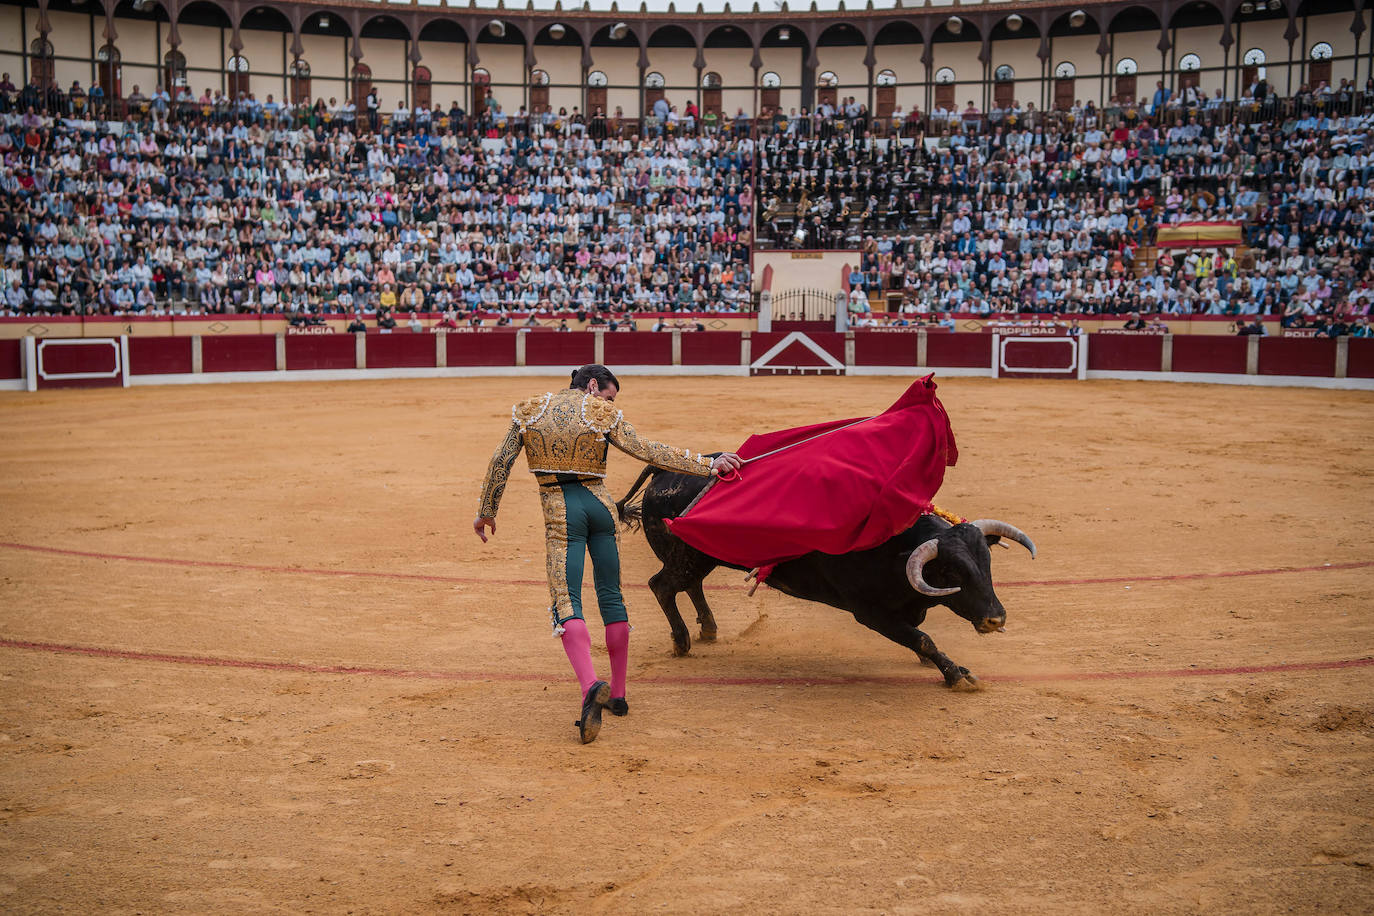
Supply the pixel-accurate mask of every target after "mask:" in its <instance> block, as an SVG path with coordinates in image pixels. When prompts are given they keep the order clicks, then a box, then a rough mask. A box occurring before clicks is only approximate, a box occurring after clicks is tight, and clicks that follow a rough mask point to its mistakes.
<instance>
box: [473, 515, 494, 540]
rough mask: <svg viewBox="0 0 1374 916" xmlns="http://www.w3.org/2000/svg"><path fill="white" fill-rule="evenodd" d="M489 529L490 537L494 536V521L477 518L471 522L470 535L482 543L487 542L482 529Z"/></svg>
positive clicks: (492, 519)
mask: <svg viewBox="0 0 1374 916" xmlns="http://www.w3.org/2000/svg"><path fill="white" fill-rule="evenodd" d="M486 528H490V529H491V533H492V536H493V537H495V536H496V519H494V518H484V517H482V516H478V517H477V518H475V519H473V520H472V533H473V534H475V535H477V536H478V537H479V538H481V539H482V543H483V544H485V543H486V542H487V532H486V531H485V530H483V529H486Z"/></svg>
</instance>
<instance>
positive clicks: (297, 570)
mask: <svg viewBox="0 0 1374 916" xmlns="http://www.w3.org/2000/svg"><path fill="white" fill-rule="evenodd" d="M0 548H3V549H6V550H22V551H27V552H29V553H43V554H49V555H52V556H61V557H83V558H86V559H91V560H118V561H121V562H125V563H152V564H155V565H159V566H181V567H186V568H190V569H227V570H233V571H236V572H265V573H281V574H294V575H305V576H338V577H356V578H360V579H394V580H398V581H406V582H443V583H447V584H451V585H537V586H541V587H542V586H544V585H546V584H547V583H546V582H545V580H543V579H491V578H485V577H481V576H443V575H437V574H429V573H407V572H388V571H381V570H357V569H321V568H318V567H309V566H267V565H261V564H256V563H228V562H221V561H217V560H183V559H177V558H176V557H150V556H140V555H137V554H129V553H100V552H96V551H91V550H69V549H67V548H64V547H44V546H42V545H39V544H20V543H16V542H14V541H0ZM1370 567H1374V560H1357V561H1354V562H1350V563H1320V564H1317V565H1314V566H1276V567H1272V568H1268V569H1235V570H1224V571H1222V572H1196V573H1174V574H1169V575H1157V576H1149V575H1145V576H1102V577H1096V578H1085V579H1021V580H1018V581H1013V582H999V583H997V587H998V588H1056V587H1064V586H1074V585H1113V584H1117V583H1123V582H1185V581H1196V580H1199V579H1240V578H1246V577H1249V576H1276V575H1282V574H1285V573H1306V572H1326V571H1331V570H1338V569H1368V568H1370ZM637 587H640V588H646V587H647V586H637ZM706 587H707V588H708V589H712V590H715V591H744V590H746V588H747V586H744V585H708V586H706Z"/></svg>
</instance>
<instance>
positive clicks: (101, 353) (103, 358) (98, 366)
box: [34, 337, 128, 388]
mask: <svg viewBox="0 0 1374 916" xmlns="http://www.w3.org/2000/svg"><path fill="white" fill-rule="evenodd" d="M34 352H35V359H36V360H37V362H38V366H37V369H36V371H37V374H38V387H39V388H106V387H112V386H119V385H123V384H124V373H125V372H127V371H128V367H127V366H126V365H124V358H123V356H122V355H121V354H120V346H119V338H117V337H58V338H49V339H46V340H39V341H36V342H35V344H34Z"/></svg>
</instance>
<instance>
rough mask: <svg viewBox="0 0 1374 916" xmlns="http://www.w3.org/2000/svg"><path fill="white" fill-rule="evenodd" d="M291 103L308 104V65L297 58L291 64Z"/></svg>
mask: <svg viewBox="0 0 1374 916" xmlns="http://www.w3.org/2000/svg"><path fill="white" fill-rule="evenodd" d="M291 101H292V102H293V103H294V104H296V105H301V104H305V105H309V104H310V65H309V64H307V63H306V62H305V61H303V60H301V59H299V58H297V59H296V60H295V61H293V62H292V64H291Z"/></svg>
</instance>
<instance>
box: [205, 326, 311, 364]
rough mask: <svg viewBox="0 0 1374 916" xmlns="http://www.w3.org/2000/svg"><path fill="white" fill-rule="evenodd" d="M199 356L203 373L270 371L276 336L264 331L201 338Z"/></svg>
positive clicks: (275, 349) (275, 351) (274, 354)
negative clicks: (260, 332) (263, 332)
mask: <svg viewBox="0 0 1374 916" xmlns="http://www.w3.org/2000/svg"><path fill="white" fill-rule="evenodd" d="M301 339H302V340H314V339H315V338H313V337H312V338H305V337H302V338H301ZM200 356H201V368H202V369H204V371H206V372H271V371H272V370H274V369H276V368H277V338H276V337H275V336H272V335H268V334H235V335H233V336H225V337H202V338H201V341H200Z"/></svg>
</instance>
